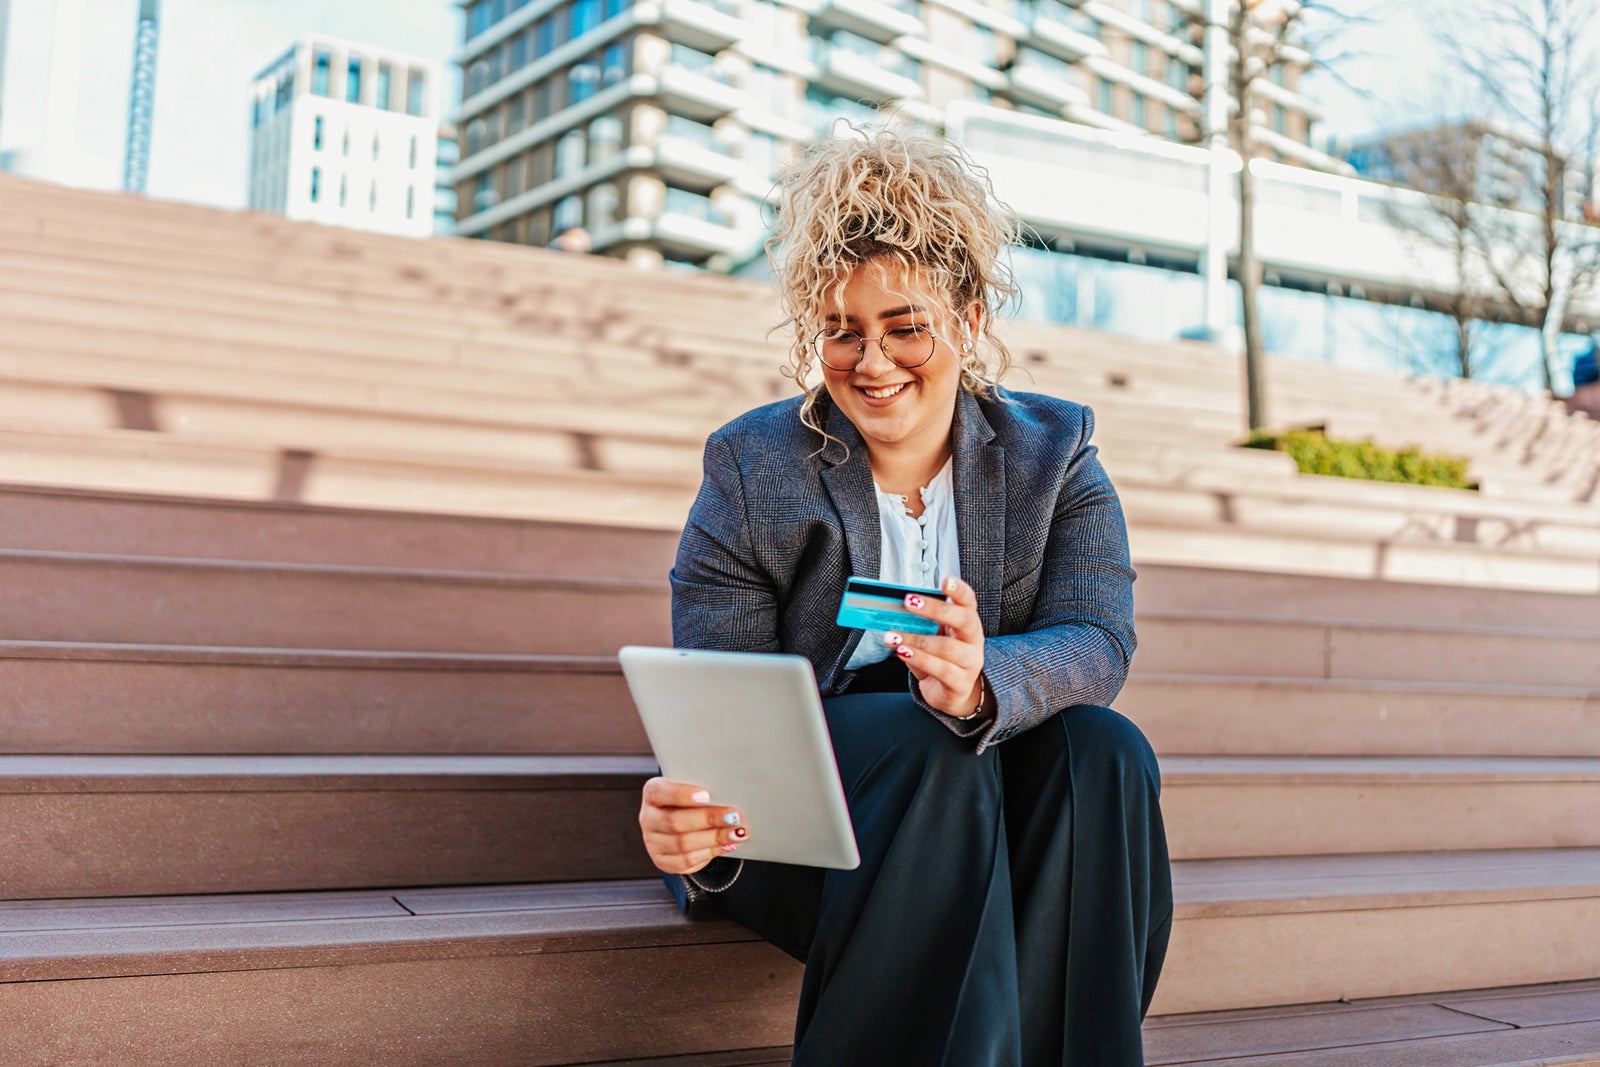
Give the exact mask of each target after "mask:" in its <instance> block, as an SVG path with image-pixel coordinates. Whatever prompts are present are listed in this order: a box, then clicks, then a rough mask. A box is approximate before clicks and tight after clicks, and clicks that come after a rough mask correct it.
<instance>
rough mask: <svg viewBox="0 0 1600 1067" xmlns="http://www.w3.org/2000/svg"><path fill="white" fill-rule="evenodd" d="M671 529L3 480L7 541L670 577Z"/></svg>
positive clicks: (118, 550) (269, 558)
mask: <svg viewBox="0 0 1600 1067" xmlns="http://www.w3.org/2000/svg"><path fill="white" fill-rule="evenodd" d="M677 544H678V534H677V531H673V530H645V529H636V528H630V527H625V526H616V525H610V524H607V525H598V524H583V525H579V524H573V523H556V522H542V521H538V520H526V519H502V518H493V517H483V518H476V517H472V518H469V517H466V516H460V515H441V514H437V513H429V512H409V513H408V512H403V511H368V510H360V509H356V508H336V507H324V506H312V505H306V504H290V503H273V502H270V501H245V500H219V499H213V498H204V497H181V496H156V495H148V494H139V493H117V492H96V491H92V490H79V489H70V488H58V487H53V486H30V485H6V484H3V483H0V548H7V549H31V550H36V551H45V552H79V553H97V554H103V555H126V556H161V557H166V558H174V557H176V558H183V559H232V560H248V561H253V562H263V563H265V562H271V563H323V564H343V565H346V566H366V567H394V568H426V569H429V570H459V571H477V572H484V571H493V572H499V573H508V574H561V575H588V576H592V577H597V578H599V577H603V578H634V579H650V580H655V581H661V580H664V579H665V577H666V574H667V572H668V571H669V570H670V569H671V567H672V560H673V557H674V556H675V555H676V553H677Z"/></svg>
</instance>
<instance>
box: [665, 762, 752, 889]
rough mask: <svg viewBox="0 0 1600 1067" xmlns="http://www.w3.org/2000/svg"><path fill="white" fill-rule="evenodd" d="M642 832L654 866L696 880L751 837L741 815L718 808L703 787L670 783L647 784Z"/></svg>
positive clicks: (731, 809) (666, 781) (732, 810)
mask: <svg viewBox="0 0 1600 1067" xmlns="http://www.w3.org/2000/svg"><path fill="white" fill-rule="evenodd" d="M639 829H640V830H642V831H643V832H644V847H645V849H646V851H648V852H649V853H650V862H652V863H654V864H655V865H656V867H658V868H659V869H661V870H663V871H665V872H667V873H668V874H693V873H694V872H695V871H698V870H700V869H701V868H703V867H704V866H705V865H706V864H708V863H710V862H711V861H712V860H714V859H716V858H717V857H719V856H726V855H727V854H728V853H730V852H732V851H733V850H734V849H736V848H738V847H739V844H740V843H741V842H743V841H744V840H745V838H747V837H748V836H749V832H748V831H747V830H746V829H745V828H744V827H743V826H741V825H740V816H739V812H738V811H736V810H735V809H733V808H724V807H719V806H717V805H714V804H712V803H711V794H710V793H709V792H707V791H706V790H705V789H703V788H701V787H700V786H697V785H689V784H688V783H686V782H669V781H668V780H667V779H665V778H652V779H650V780H649V781H648V782H646V783H645V784H644V800H643V802H642V803H641V804H640V805H639Z"/></svg>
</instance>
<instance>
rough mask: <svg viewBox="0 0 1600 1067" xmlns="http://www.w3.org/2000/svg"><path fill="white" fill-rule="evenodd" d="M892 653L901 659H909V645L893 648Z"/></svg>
mask: <svg viewBox="0 0 1600 1067" xmlns="http://www.w3.org/2000/svg"><path fill="white" fill-rule="evenodd" d="M894 654H895V655H897V656H899V657H900V658H901V659H910V658H911V646H910V645H901V646H900V647H899V648H897V649H895V650H894Z"/></svg>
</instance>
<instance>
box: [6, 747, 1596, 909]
mask: <svg viewBox="0 0 1600 1067" xmlns="http://www.w3.org/2000/svg"><path fill="white" fill-rule="evenodd" d="M654 767H655V764H654V761H653V760H652V759H650V758H649V757H627V756H8V757H0V795H3V796H4V803H5V809H6V812H7V817H6V820H5V822H4V824H0V847H3V849H4V854H5V855H6V856H7V857H9V860H8V863H7V865H6V867H5V868H3V869H0V899H27V898H35V897H40V898H60V897H81V896H125V895H141V894H163V893H220V892H255V891H266V890H274V889H334V888H358V887H371V886H382V885H432V884H447V883H483V882H499V881H565V880H570V879H575V878H614V877H624V876H629V875H637V874H641V873H644V872H645V871H646V870H647V860H646V859H645V856H644V850H643V846H642V845H641V844H640V843H639V834H638V825H637V818H638V806H639V787H640V785H641V784H642V783H643V781H644V779H645V778H646V777H648V776H649V775H650V774H651V773H653V771H654ZM1162 780H1163V792H1162V807H1163V811H1164V813H1165V818H1166V824H1167V831H1168V836H1169V843H1170V848H1171V851H1172V855H1173V858H1175V859H1210V858H1216V857H1239V856H1293V855H1319V854H1330V855H1331V854H1348V853H1358V852H1404V851H1413V850H1418V849H1505V848H1519V847H1522V848H1577V847H1588V846H1600V760H1596V759H1529V758H1520V759H1510V758H1499V759H1486V758H1476V759H1472V758H1464V757H1455V758H1449V759H1445V758H1433V759H1428V758H1418V757H1410V758H1392V757H1391V758H1378V757H1365V758H1334V757H1320V758H1289V757H1253V758H1252V757H1184V756H1177V757H1168V758H1166V759H1164V760H1163V761H1162ZM760 832H761V830H760V827H758V826H753V827H751V833H753V834H759V833H760ZM641 864H645V865H646V866H641Z"/></svg>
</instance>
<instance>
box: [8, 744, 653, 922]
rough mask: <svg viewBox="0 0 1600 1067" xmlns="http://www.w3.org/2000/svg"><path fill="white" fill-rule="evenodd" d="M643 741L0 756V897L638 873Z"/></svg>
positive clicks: (645, 867)
mask: <svg viewBox="0 0 1600 1067" xmlns="http://www.w3.org/2000/svg"><path fill="white" fill-rule="evenodd" d="M654 767H655V764H654V761H652V760H650V759H648V758H640V757H629V756H581V757H580V756H337V757H332V756H10V757H0V793H3V795H4V807H5V811H6V819H5V822H4V824H3V825H0V843H3V849H4V854H5V855H6V856H7V857H8V860H7V863H6V865H5V867H4V868H3V869H0V900H6V899H10V900H15V899H30V898H62V897H93V896H138V895H150V894H172V893H236V892H255V891H269V890H292V889H325V888H350V887H360V886H384V885H411V886H416V885H450V884H468V883H473V884H476V883H486V882H518V881H552V880H569V879H583V878H620V877H636V876H642V875H644V874H646V873H648V871H649V870H650V866H649V860H648V858H647V857H646V856H645V852H644V846H643V844H642V843H641V842H640V840H639V832H638V811H639V787H640V785H641V784H642V783H643V781H644V779H645V778H646V777H648V776H649V774H651V773H652V772H653V770H654Z"/></svg>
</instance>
